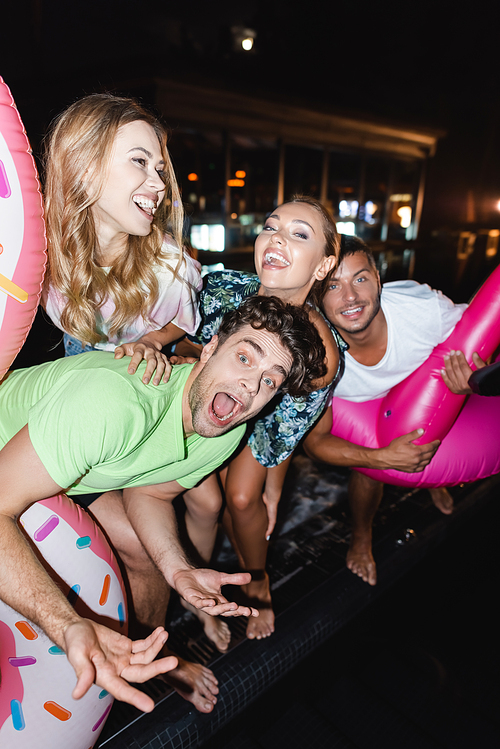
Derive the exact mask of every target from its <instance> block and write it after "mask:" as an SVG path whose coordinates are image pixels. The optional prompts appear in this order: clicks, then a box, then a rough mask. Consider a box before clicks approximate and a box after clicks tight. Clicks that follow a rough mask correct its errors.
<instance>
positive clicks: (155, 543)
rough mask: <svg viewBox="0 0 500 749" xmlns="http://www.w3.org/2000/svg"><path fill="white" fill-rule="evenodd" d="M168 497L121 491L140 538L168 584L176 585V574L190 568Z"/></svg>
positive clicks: (127, 511) (128, 513)
mask: <svg viewBox="0 0 500 749" xmlns="http://www.w3.org/2000/svg"><path fill="white" fill-rule="evenodd" d="M174 496H175V495H173V496H172V498H171V499H161V498H158V497H156V496H152V495H149V494H146V493H145V494H142V493H139V492H138V491H137V490H136V491H135V493H132V492H128V491H127V490H125V491H124V492H123V503H124V506H125V511H126V513H127V516H128V518H129V520H130V523H131V525H132V527H133V528H134V530H135V532H136V534H137V536H138V538H139V540H140V541H141V543H142V545H143V546H144V548H145V549H146V551H147V553H148V554H149V556H150V558H151V559H152V561H153V562H154V564H155V565H156V566H157V567H158V569H159V570H160V572H161V573H162V575H163V576H164V578H165V580H166V581H167V583H168V584H169V585H170V586H171V587H173V588H175V576H176V574H177V573H178V572H180V571H185V570H191V569H193V567H192V565H191V564H190V563H189V562H188V560H187V558H186V555H185V553H184V550H183V548H182V546H181V543H180V541H179V535H178V532H177V521H176V517H175V510H174V507H173V504H172V500H173V498H174Z"/></svg>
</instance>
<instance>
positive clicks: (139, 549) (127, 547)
mask: <svg viewBox="0 0 500 749" xmlns="http://www.w3.org/2000/svg"><path fill="white" fill-rule="evenodd" d="M115 550H116V552H117V554H118V556H119V557H120V559H121V560H122V562H123V564H124V565H125V566H126V567H127V569H129V570H134V571H140V570H143V569H149V568H150V567H151V565H152V562H151V559H150V557H149V555H148V553H147V551H146V549H145V548H144V546H143V545H142V543H141V542H140V540H139V538H138V537H137V535H136V534H135V533H134V531H133V530H132V529H130V532H129V533H123V534H121V535H120V539H119V541H118V542H115Z"/></svg>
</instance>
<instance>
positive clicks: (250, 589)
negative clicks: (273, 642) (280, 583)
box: [244, 572, 274, 640]
mask: <svg viewBox="0 0 500 749" xmlns="http://www.w3.org/2000/svg"><path fill="white" fill-rule="evenodd" d="M244 590H245V594H246V596H247V598H248V601H249V605H250V606H253V607H254V608H256V609H257V610H258V612H259V616H258V617H253V616H252V617H250V618H249V619H248V624H247V637H248V639H249V640H262V638H264V637H269V636H270V635H272V633H273V632H274V611H273V605H272V601H271V590H270V587H269V576H268V574H267V572H266V573H264V577H263V579H262V580H252V582H251V583H249V584H248V585H245V586H244Z"/></svg>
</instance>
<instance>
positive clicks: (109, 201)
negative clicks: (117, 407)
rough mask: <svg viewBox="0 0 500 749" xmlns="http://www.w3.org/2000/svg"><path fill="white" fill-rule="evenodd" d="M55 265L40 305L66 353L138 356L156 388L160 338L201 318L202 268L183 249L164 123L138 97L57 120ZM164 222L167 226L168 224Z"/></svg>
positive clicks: (52, 187) (52, 141) (51, 217)
mask: <svg viewBox="0 0 500 749" xmlns="http://www.w3.org/2000/svg"><path fill="white" fill-rule="evenodd" d="M45 161H46V169H45V208H46V222H47V240H48V254H49V268H48V273H47V277H46V282H45V291H44V296H43V302H44V306H45V309H46V311H47V313H48V314H49V316H50V318H51V319H52V321H53V322H54V323H55V324H56V325H57V326H58V327H59V328H60V329H61V330H62V331H64V333H65V336H64V339H65V341H64V343H65V350H66V355H67V356H68V355H72V354H78V353H81V352H82V351H89V350H92V349H101V350H103V349H104V350H111V351H113V350H115V356H116V358H121V357H122V356H124V355H129V356H132V360H131V364H130V367H129V372H130V373H131V374H133V373H134V372H135V371H136V369H137V366H138V364H139V362H140V361H141V360H142V359H143V358H144V359H146V360H147V362H148V365H147V368H146V371H145V374H144V376H143V381H144V382H145V383H147V382H149V381H150V379H151V377H152V376H153V373H154V372H155V370H156V373H155V375H154V379H153V382H154V384H155V385H157V384H158V383H159V382H160V381H161V377H162V375H164V376H165V378H168V375H169V372H170V366H169V364H168V362H167V359H166V357H165V356H164V355H163V354H162V353H161V350H162V347H163V346H165V345H167V344H168V343H171V342H172V341H175V340H177V339H178V338H180V337H182V336H183V335H184V333H185V332H188V333H193V332H194V331H195V330H196V328H197V326H198V324H199V313H198V306H197V291H198V290H199V288H200V286H201V279H200V273H199V265H198V263H197V262H196V261H195V260H193V259H192V258H191V257H190V256H189V255H188V254H187V252H185V251H183V250H182V249H181V248H182V224H183V210H182V203H181V199H180V195H179V190H178V187H177V182H176V179H175V174H174V171H173V167H172V163H171V161H170V157H169V155H168V151H167V147H166V133H165V130H164V129H163V127H162V125H161V124H160V123H159V122H158V120H157V119H156V118H155V117H153V116H152V115H151V114H150V113H149V112H147V111H146V110H144V109H143V108H142V107H141V106H140V105H139V104H137V102H135V101H134V100H132V99H126V98H121V97H116V96H111V95H108V94H94V95H92V96H87V97H85V98H83V99H81V100H79V101H77V102H75V103H74V104H73V105H71V106H70V107H69V108H68V109H66V110H65V111H64V112H63V113H62V114H61V115H60V116H59V117H58V119H57V120H56V122H55V124H54V126H53V128H52V130H51V133H50V136H49V138H48V141H47V148H46V160H45ZM167 227H168V228H169V229H170V233H167Z"/></svg>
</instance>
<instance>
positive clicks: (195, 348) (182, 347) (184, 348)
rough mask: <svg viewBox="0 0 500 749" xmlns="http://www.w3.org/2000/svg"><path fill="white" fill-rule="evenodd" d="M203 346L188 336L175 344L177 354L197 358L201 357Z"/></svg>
mask: <svg viewBox="0 0 500 749" xmlns="http://www.w3.org/2000/svg"><path fill="white" fill-rule="evenodd" d="M202 349H203V346H202V345H201V344H198V343H193V342H192V341H190V340H189V339H188V338H183V339H182V341H179V343H177V344H176V345H175V354H176V356H185V357H193V358H195V359H199V358H200V354H201V351H202Z"/></svg>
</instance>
